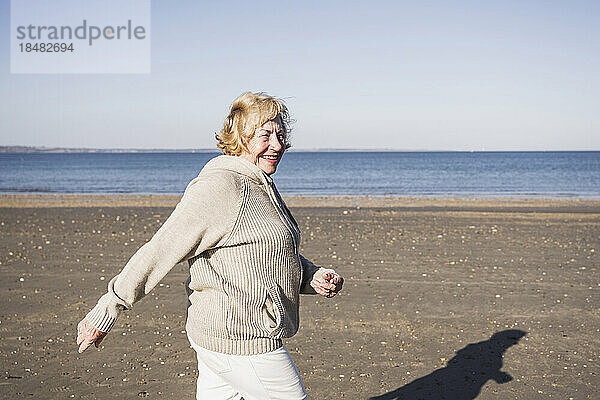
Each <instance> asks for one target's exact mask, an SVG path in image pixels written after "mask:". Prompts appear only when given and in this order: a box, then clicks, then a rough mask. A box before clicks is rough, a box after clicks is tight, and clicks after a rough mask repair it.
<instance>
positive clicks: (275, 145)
mask: <svg viewBox="0 0 600 400" xmlns="http://www.w3.org/2000/svg"><path fill="white" fill-rule="evenodd" d="M269 146H270V147H271V148H272V149H273V150H275V151H280V150H281V148H282V147H283V146H282V144H281V141H280V140H279V136H278V135H275V134H273V135H271V138H270V140H269Z"/></svg>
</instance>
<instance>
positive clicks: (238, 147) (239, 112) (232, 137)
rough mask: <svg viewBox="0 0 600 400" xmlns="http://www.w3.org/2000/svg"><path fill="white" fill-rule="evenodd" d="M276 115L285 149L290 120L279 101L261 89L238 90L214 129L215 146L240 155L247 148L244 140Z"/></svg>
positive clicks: (283, 105)
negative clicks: (216, 129)
mask: <svg viewBox="0 0 600 400" xmlns="http://www.w3.org/2000/svg"><path fill="white" fill-rule="evenodd" d="M278 116H279V118H280V119H281V124H282V128H283V134H284V140H283V141H284V143H283V145H284V147H285V148H286V149H289V148H290V147H291V143H290V141H289V138H290V130H291V129H290V124H291V123H292V122H293V121H292V120H291V118H290V115H289V112H288V109H287V107H286V105H285V104H284V103H283V101H282V100H280V99H277V98H275V97H272V96H269V95H268V94H266V93H262V92H258V93H251V92H245V93H242V94H241V95H240V96H239V97H238V98H237V99H235V100H234V101H233V103H231V107H230V108H229V115H227V118H225V123H224V124H223V129H221V132H219V133H215V138H216V139H217V141H218V143H217V146H218V147H219V148H220V149H221V151H222V152H223V154H227V155H232V156H237V155H240V154H241V153H242V151H243V150H247V147H246V144H247V143H248V141H249V140H250V139H252V137H253V136H254V131H255V130H256V129H257V128H260V127H261V126H262V125H263V124H264V123H266V122H268V121H270V120H272V119H275V118H277V117H278Z"/></svg>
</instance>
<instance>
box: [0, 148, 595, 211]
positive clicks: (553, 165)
mask: <svg viewBox="0 0 600 400" xmlns="http://www.w3.org/2000/svg"><path fill="white" fill-rule="evenodd" d="M217 155H218V153H216V152H215V153H206V152H204V153H201V152H198V153H192V152H188V153H172V152H169V153H150V152H149V153H139V152H135V153H1V154H0V193H4V194H8V193H57V194H67V193H70V194H182V193H183V191H184V190H185V187H186V185H187V183H188V182H189V181H190V180H191V179H193V178H194V177H195V176H196V175H197V174H198V172H199V171H200V170H201V169H202V166H203V165H204V164H205V163H206V162H207V161H208V160H209V159H211V158H212V157H215V156H217ZM273 179H274V181H275V183H276V185H277V187H278V189H279V191H280V192H281V193H282V194H284V195H302V196H331V195H338V196H403V197H404V196H408V197H448V196H449V197H549V198H561V197H578V198H592V199H599V198H600V151H587V152H579V151H564V152H562V151H561V152H550V151H548V152H388V151H385V152H375V151H368V152H359V151H351V152H349V151H345V152H335V151H332V152H325V151H318V152H305V151H296V152H288V153H286V154H285V155H284V157H283V159H282V161H281V163H280V165H279V167H278V170H277V172H276V173H275V174H274V175H273Z"/></svg>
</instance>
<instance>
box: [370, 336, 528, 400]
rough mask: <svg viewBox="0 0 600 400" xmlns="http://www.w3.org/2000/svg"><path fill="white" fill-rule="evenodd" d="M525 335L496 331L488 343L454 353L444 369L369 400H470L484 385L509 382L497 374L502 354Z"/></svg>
mask: <svg viewBox="0 0 600 400" xmlns="http://www.w3.org/2000/svg"><path fill="white" fill-rule="evenodd" d="M526 334H527V333H526V332H523V331H521V330H517V329H510V330H505V331H501V332H497V333H495V334H494V335H492V337H491V338H490V339H489V340H486V341H483V342H479V343H472V344H469V345H468V346H467V347H465V348H463V349H461V350H459V351H458V352H456V355H455V356H454V357H453V358H452V359H451V360H450V361H448V364H447V365H446V367H444V368H440V369H438V370H435V371H433V372H432V373H431V374H429V375H427V376H424V377H422V378H418V379H415V380H414V381H412V382H410V383H408V384H406V385H404V386H402V387H399V388H398V389H396V390H394V391H393V392H388V393H385V394H383V395H381V396H377V397H371V398H370V400H442V399H446V400H472V399H475V398H476V397H477V396H478V395H479V392H480V391H481V388H482V387H483V385H485V383H486V382H487V381H488V380H490V379H492V380H494V381H496V382H497V383H506V382H510V381H511V380H512V379H513V378H512V376H510V375H509V374H508V373H506V372H504V371H500V369H501V368H502V357H503V355H504V352H505V351H506V350H507V349H508V348H509V347H510V346H512V345H515V344H517V343H518V342H519V340H520V339H521V338H522V337H523V336H525V335H526Z"/></svg>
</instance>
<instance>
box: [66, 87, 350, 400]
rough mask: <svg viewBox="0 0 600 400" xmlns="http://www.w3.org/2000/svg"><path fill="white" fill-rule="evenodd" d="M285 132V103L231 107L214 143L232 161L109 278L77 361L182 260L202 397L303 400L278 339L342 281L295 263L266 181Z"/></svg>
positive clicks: (211, 167) (221, 162)
mask: <svg viewBox="0 0 600 400" xmlns="http://www.w3.org/2000/svg"><path fill="white" fill-rule="evenodd" d="M289 123H290V118H289V114H288V110H287V108H286V106H285V105H284V104H283V102H282V101H281V100H279V99H275V98H273V97H271V96H268V95H266V94H263V93H244V94H242V95H241V96H240V97H238V98H237V99H236V100H235V101H234V102H233V104H232V105H231V108H230V111H229V115H228V116H227V118H226V120H225V124H224V126H223V129H222V130H221V132H220V133H219V134H217V135H216V138H217V140H218V141H219V143H218V146H219V148H221V150H222V151H223V153H225V154H224V155H221V156H218V157H215V158H213V159H212V160H210V161H209V162H208V163H207V164H206V165H205V166H204V168H203V169H202V171H200V174H199V175H198V176H197V177H196V178H195V179H194V180H192V181H191V182H190V183H189V185H188V186H187V188H186V190H185V193H184V194H183V197H182V198H181V201H180V202H179V204H178V205H177V207H175V210H174V211H173V213H172V214H171V215H170V216H169V218H168V219H167V220H166V221H165V223H164V224H163V226H162V227H161V228H160V229H159V230H158V232H156V234H155V235H154V236H153V237H152V239H151V240H150V241H149V242H148V243H146V244H145V245H144V246H142V247H141V248H140V249H139V250H138V251H137V252H136V253H135V254H134V255H133V256H132V257H131V259H130V260H129V262H128V263H127V265H125V267H124V268H123V270H122V271H121V273H119V274H118V275H117V276H115V277H114V278H113V279H111V281H110V282H109V284H108V292H107V293H106V294H105V295H104V296H102V297H101V298H100V300H99V301H98V304H97V305H96V306H95V307H94V308H93V309H92V310H91V311H90V312H89V313H88V314H87V316H86V317H85V318H84V319H83V320H82V321H81V322H80V323H79V326H78V335H77V343H78V344H79V345H80V348H79V351H80V352H83V351H85V349H86V348H88V347H89V346H90V345H92V344H96V346H98V344H99V343H100V342H101V341H102V340H103V339H104V337H105V336H106V334H107V332H108V331H110V329H111V328H112V327H113V325H114V324H115V321H116V318H117V317H118V315H119V314H120V313H121V312H122V311H124V310H127V309H130V308H131V307H132V306H133V305H134V304H135V303H136V302H137V301H139V300H140V299H141V298H142V297H144V296H145V295H146V294H148V293H149V292H150V290H152V288H154V287H155V286H156V285H157V284H158V282H159V281H160V280H161V279H162V278H163V277H164V276H165V274H166V273H167V272H169V270H170V269H171V268H173V266H174V265H175V264H177V263H178V262H180V261H187V262H188V264H189V267H190V276H189V278H188V280H187V282H186V288H187V293H188V299H189V302H188V312H187V323H186V331H187V334H188V338H189V340H190V343H191V345H192V347H193V348H194V349H195V350H196V353H197V358H198V385H197V393H196V395H197V398H198V399H215V400H219V399H242V398H243V399H245V400H260V399H267V398H268V399H280V400H304V399H307V398H308V396H307V393H306V390H305V388H304V385H303V384H302V379H301V378H300V375H299V373H298V371H297V369H296V366H295V365H294V362H293V361H292V359H291V357H290V354H289V353H288V351H287V350H286V349H285V347H284V346H283V342H282V339H284V338H289V337H291V336H293V335H294V334H295V333H296V332H297V331H298V327H299V322H300V320H299V315H298V310H299V301H300V296H299V295H300V293H305V294H319V295H322V296H325V297H333V296H335V295H336V294H337V293H338V292H339V291H340V290H341V289H342V285H343V279H342V277H341V276H339V275H338V274H337V273H336V272H335V271H334V270H332V269H325V268H322V267H321V268H319V267H317V266H316V265H314V264H313V263H312V262H310V261H309V260H307V259H306V258H304V257H303V256H302V255H301V254H300V252H299V249H300V229H299V227H298V224H297V223H296V221H295V220H294V217H293V216H292V214H291V212H290V210H289V209H288V208H287V206H286V205H285V202H284V201H283V199H282V198H281V196H280V195H279V192H278V191H277V188H276V187H275V183H274V182H273V179H272V178H271V175H272V174H273V173H274V172H275V171H276V169H277V165H278V164H279V162H280V161H281V158H282V156H283V154H284V152H285V150H286V148H288V147H289V146H290V144H289V141H288V139H289V131H290V129H289Z"/></svg>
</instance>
